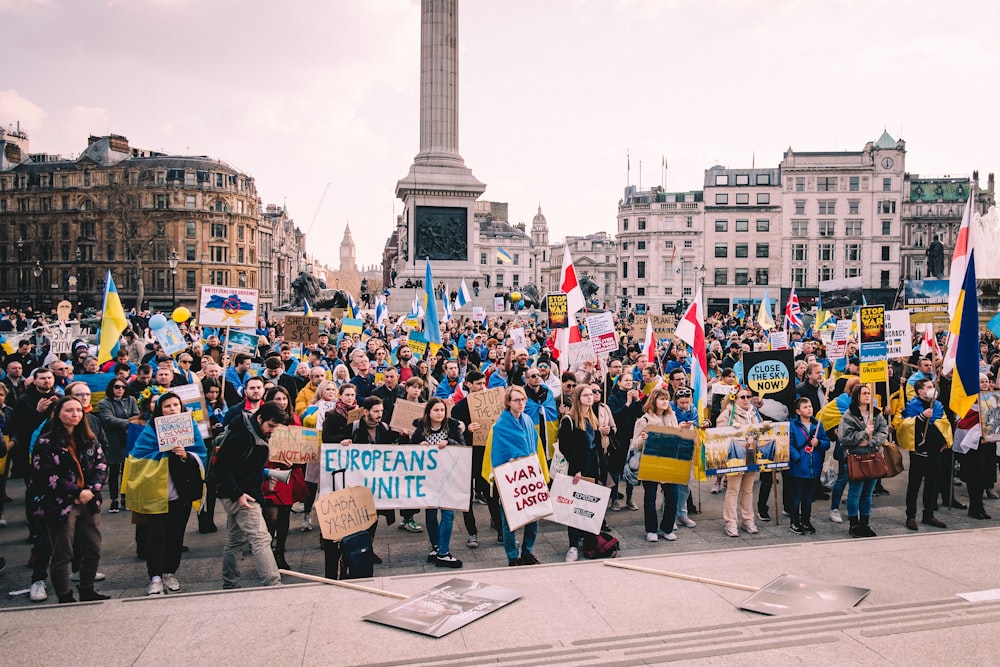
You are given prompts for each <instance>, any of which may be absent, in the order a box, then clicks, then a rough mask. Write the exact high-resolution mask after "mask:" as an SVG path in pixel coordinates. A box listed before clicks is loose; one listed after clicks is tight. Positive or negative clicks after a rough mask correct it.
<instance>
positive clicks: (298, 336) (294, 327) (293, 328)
mask: <svg viewBox="0 0 1000 667" xmlns="http://www.w3.org/2000/svg"><path fill="white" fill-rule="evenodd" d="M282 332H283V335H284V338H285V341H286V342H288V343H301V344H305V345H312V344H314V343H317V342H319V318H318V317H310V316H306V315H285V324H284V329H282Z"/></svg>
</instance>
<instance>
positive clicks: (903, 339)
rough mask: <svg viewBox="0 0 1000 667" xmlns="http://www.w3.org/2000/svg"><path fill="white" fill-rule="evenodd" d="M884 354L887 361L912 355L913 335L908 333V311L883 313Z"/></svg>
mask: <svg viewBox="0 0 1000 667" xmlns="http://www.w3.org/2000/svg"><path fill="white" fill-rule="evenodd" d="M885 347H886V350H885V354H886V356H887V357H888V358H889V359H898V358H899V357H908V356H910V355H911V354H913V334H912V333H911V331H910V311H908V310H887V311H886V312H885Z"/></svg>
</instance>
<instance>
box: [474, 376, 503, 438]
mask: <svg viewBox="0 0 1000 667" xmlns="http://www.w3.org/2000/svg"><path fill="white" fill-rule="evenodd" d="M505 393H506V390H505V389H504V388H503V387H494V388H493V389H484V390H483V391H474V392H472V393H471V394H469V395H468V397H467V399H468V401H469V403H468V405H469V419H470V423H473V424H479V430H477V431H476V432H475V433H473V434H472V444H473V445H475V446H476V447H485V446H486V440H487V438H489V437H490V429H492V428H493V424H495V423H496V421H497V419H498V418H499V417H500V413H501V412H503V409H504V407H503V398H504V394H505Z"/></svg>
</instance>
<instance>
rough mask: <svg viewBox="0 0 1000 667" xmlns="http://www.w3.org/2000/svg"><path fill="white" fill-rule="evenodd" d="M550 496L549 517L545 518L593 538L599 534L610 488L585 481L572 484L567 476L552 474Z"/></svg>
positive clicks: (609, 496)
mask: <svg viewBox="0 0 1000 667" xmlns="http://www.w3.org/2000/svg"><path fill="white" fill-rule="evenodd" d="M551 494H552V514H551V515H550V516H547V517H545V518H546V519H547V520H548V521H553V522H555V523H561V524H563V525H564V526H570V527H572V528H579V529H580V530H582V531H583V532H585V533H592V534H594V535H596V534H598V533H600V532H601V524H602V523H603V522H604V515H605V514H606V513H607V510H608V500H609V499H610V498H611V488H610V487H607V486H604V485H603V484H594V483H593V482H588V481H587V480H584V479H581V480H580V481H579V482H577V483H576V484H574V483H573V478H572V477H570V476H569V475H554V476H553V477H552V491H551Z"/></svg>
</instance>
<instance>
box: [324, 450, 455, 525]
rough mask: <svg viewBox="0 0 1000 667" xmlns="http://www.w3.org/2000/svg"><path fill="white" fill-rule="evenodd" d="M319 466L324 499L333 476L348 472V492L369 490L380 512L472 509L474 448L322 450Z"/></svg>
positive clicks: (345, 476)
mask: <svg viewBox="0 0 1000 667" xmlns="http://www.w3.org/2000/svg"><path fill="white" fill-rule="evenodd" d="M320 466H321V468H320V477H319V493H320V495H324V494H327V493H329V492H330V491H332V490H333V473H334V472H335V471H338V470H344V471H345V473H344V482H345V484H347V486H365V487H368V488H369V489H371V492H372V496H373V497H374V498H375V507H376V509H380V510H388V509H409V508H413V509H417V508H421V507H440V508H442V509H451V510H462V511H465V510H467V509H469V501H470V497H469V495H470V485H469V480H470V479H472V448H471V447H462V446H454V445H453V446H450V447H445V448H444V449H438V448H437V447H425V446H423V445H361V444H353V445H339V444H324V445H323V449H322V451H321V452H320Z"/></svg>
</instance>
